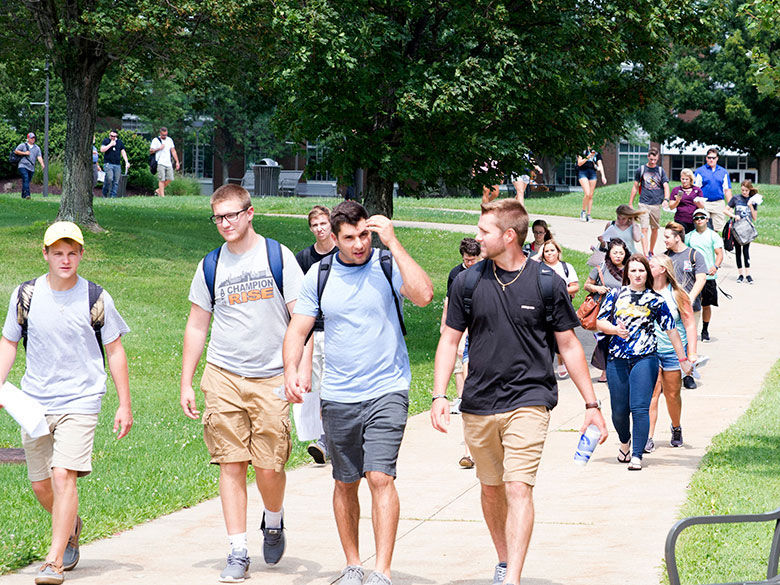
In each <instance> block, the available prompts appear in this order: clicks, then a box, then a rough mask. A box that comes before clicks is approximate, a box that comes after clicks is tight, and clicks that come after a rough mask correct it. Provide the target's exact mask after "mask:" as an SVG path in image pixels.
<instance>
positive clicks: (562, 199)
mask: <svg viewBox="0 0 780 585" xmlns="http://www.w3.org/2000/svg"><path fill="white" fill-rule="evenodd" d="M676 185H677V183H674V184H672V188H674V186H676ZM757 187H758V189H759V192H760V193H761V194H762V195H763V196H764V203H763V205H761V206H760V207H759V210H758V224H757V228H758V240H757V241H758V242H760V243H763V244H773V245H780V185H757ZM734 188H735V189H737V188H738V186H737V185H735V186H734ZM630 195H631V183H621V184H619V185H608V186H606V187H598V188H597V189H596V194H595V197H594V203H593V217H594V218H596V219H608V220H611V219H615V208H616V207H617V206H618V205H620V204H621V203H628V199H629V197H630ZM257 201H258V202H257V203H256V204H255V207H256V209H257V210H258V211H260V212H264V213H297V214H305V213H308V212H309V209H311V207H312V205H314V204H315V203H319V204H321V205H326V206H328V207H331V206H333V205H334V204H335V203H336V202H337V201H338V200H336V199H333V198H327V197H323V198H317V199H314V198H301V197H290V198H278V197H269V198H264V199H259V200H257ZM525 202H526V207H527V208H528V211H529V212H530V213H533V214H543V215H564V216H568V217H579V215H580V210H581V209H582V193H581V192H573V193H555V192H549V193H544V192H542V193H527V194H526V198H525ZM479 204H480V200H479V198H476V197H458V198H453V197H446V198H424V199H414V198H410V197H403V198H398V199H395V201H394V210H393V217H394V218H395V219H403V220H410V221H435V222H445V223H463V224H476V222H477V218H476V217H475V215H474V214H473V213H467V212H466V211H479ZM673 217H674V216H673V215H672V214H671V213H663V214H662V216H661V219H662V220H664V221H665V220H667V219H668V220H671V219H672V218H673Z"/></svg>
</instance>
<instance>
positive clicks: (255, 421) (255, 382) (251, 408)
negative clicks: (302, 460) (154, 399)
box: [200, 363, 292, 471]
mask: <svg viewBox="0 0 780 585" xmlns="http://www.w3.org/2000/svg"><path fill="white" fill-rule="evenodd" d="M282 384H284V376H283V375H279V376H274V377H273V378H245V377H243V376H239V375H237V374H234V373H232V372H229V371H227V370H225V369H223V368H220V367H219V366H215V365H214V364H209V363H207V364H206V369H205V370H204V371H203V378H202V379H201V381H200V388H201V390H203V394H204V395H205V397H206V408H205V410H204V411H203V438H204V439H205V441H206V447H207V448H208V450H209V453H210V454H211V463H216V464H219V463H238V462H243V461H251V462H252V465H253V466H254V467H257V468H260V469H273V470H274V471H282V470H283V469H284V465H285V463H287V459H289V457H290V450H291V449H292V442H291V441H290V405H289V403H288V402H287V401H286V400H282V399H281V398H279V396H277V394H276V392H275V390H276V389H277V388H279V387H280V386H281V385H282Z"/></svg>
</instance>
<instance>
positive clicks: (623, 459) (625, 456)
mask: <svg viewBox="0 0 780 585" xmlns="http://www.w3.org/2000/svg"><path fill="white" fill-rule="evenodd" d="M617 460H618V461H620V463H628V462H629V461H631V449H630V448H629V449H628V451H623V449H621V448H620V447H618V456H617Z"/></svg>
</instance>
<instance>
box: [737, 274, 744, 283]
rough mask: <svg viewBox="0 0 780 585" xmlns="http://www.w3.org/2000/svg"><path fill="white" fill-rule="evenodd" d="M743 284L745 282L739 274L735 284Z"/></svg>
mask: <svg viewBox="0 0 780 585" xmlns="http://www.w3.org/2000/svg"><path fill="white" fill-rule="evenodd" d="M743 282H745V277H744V276H742V275H741V274H740V275H739V277H738V278H737V284H742V283H743Z"/></svg>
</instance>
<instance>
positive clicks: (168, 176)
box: [157, 165, 173, 181]
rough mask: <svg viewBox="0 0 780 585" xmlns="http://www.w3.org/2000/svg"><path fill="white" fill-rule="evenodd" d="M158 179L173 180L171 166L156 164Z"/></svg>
mask: <svg viewBox="0 0 780 585" xmlns="http://www.w3.org/2000/svg"><path fill="white" fill-rule="evenodd" d="M157 180H158V181H173V167H168V166H165V165H157Z"/></svg>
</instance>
